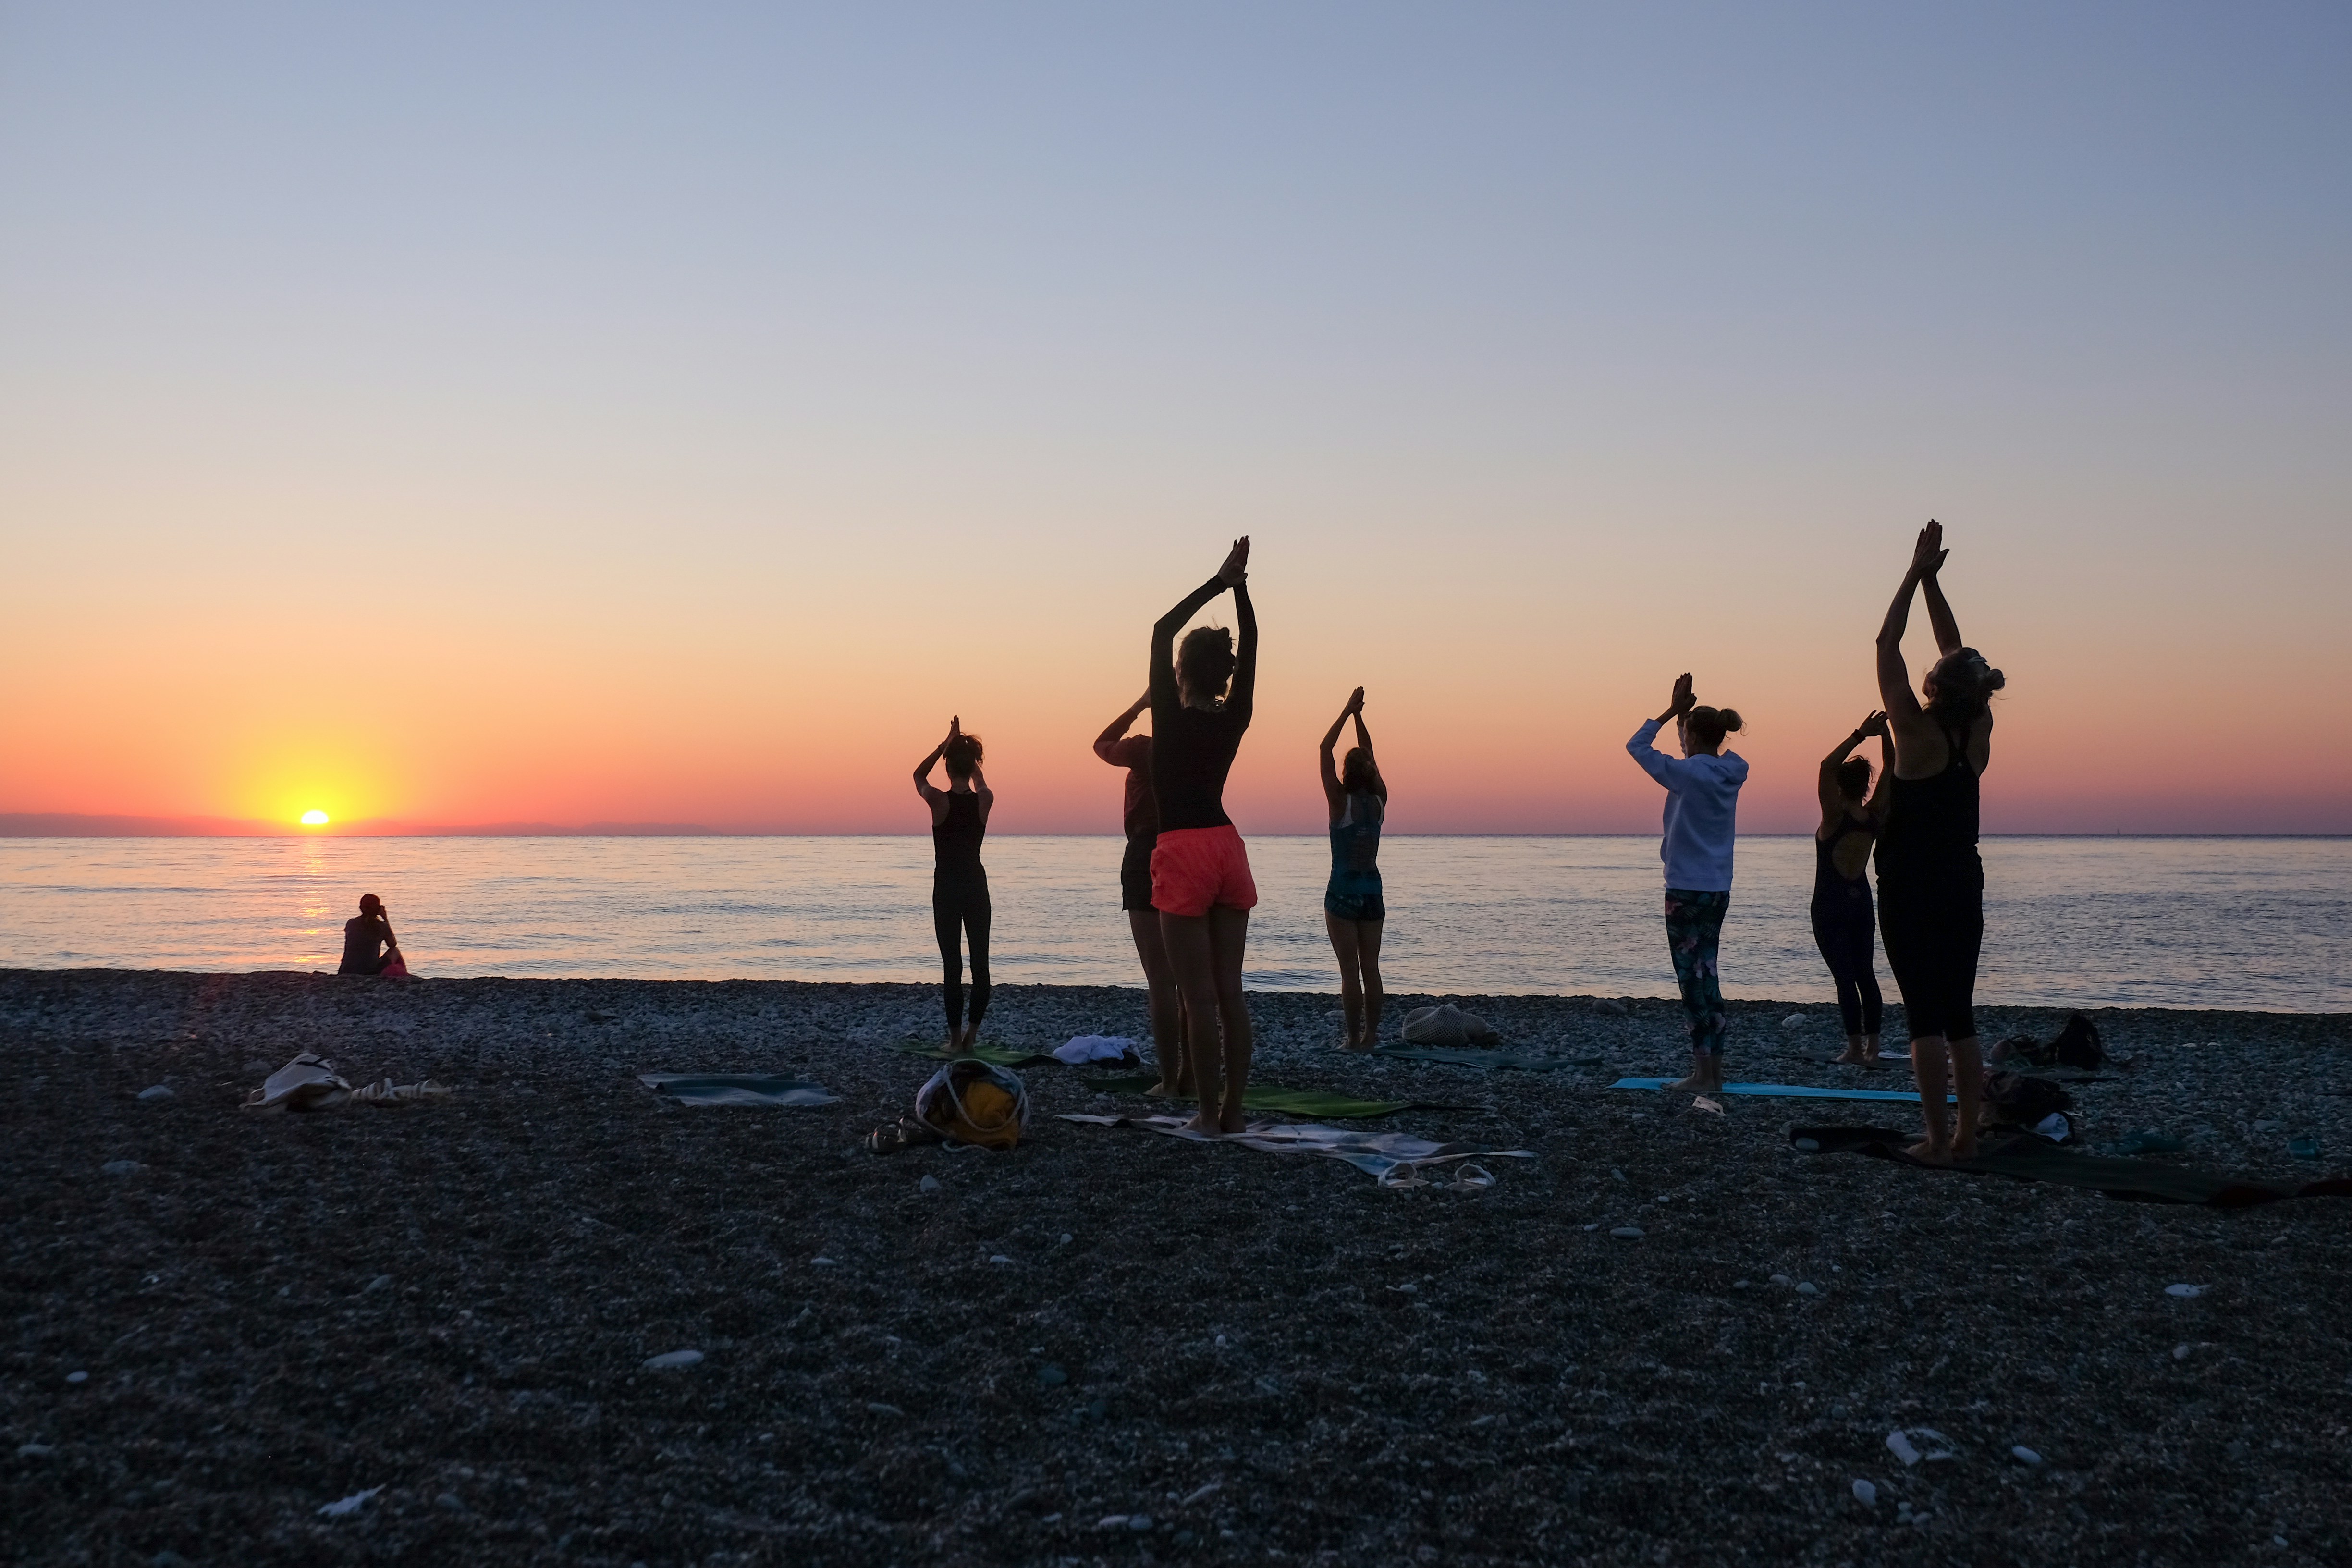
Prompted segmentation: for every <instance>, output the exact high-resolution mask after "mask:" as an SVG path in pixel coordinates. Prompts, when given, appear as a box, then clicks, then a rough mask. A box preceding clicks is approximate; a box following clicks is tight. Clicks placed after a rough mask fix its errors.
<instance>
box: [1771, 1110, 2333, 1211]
mask: <svg viewBox="0 0 2352 1568" xmlns="http://www.w3.org/2000/svg"><path fill="white" fill-rule="evenodd" d="M1916 1138H1917V1135H1916V1134H1915V1133H1910V1132H1889V1131H1886V1130H1885V1128H1883V1127H1792V1128H1790V1130H1789V1142H1790V1143H1791V1144H1794V1145H1795V1146H1796V1147H1798V1148H1800V1149H1801V1150H1804V1151H1805V1152H1808V1153H1816V1152H1818V1153H1822V1154H1868V1155H1871V1156H1872V1157H1874V1158H1875V1159H1880V1160H1893V1161H1895V1162H1896V1163H1899V1164H1905V1165H1912V1166H1916V1167H1918V1168H1919V1169H1921V1170H1928V1171H1938V1170H1949V1171H1959V1172H1962V1173H1968V1174H1970V1175H1988V1176H2007V1177H2009V1178H2010V1179H2011V1180H2012V1181H2019V1182H2055V1183H2057V1184H2060V1185H2062V1186H2068V1187H2088V1188H2090V1189H2091V1190H2093V1191H2094V1192H2101V1193H2105V1194H2107V1196H2109V1197H2111V1198H2126V1199H2133V1200H2137V1201H2138V1202H2142V1203H2159V1204H2198V1205H2204V1206H2206V1207H2208V1208H2222V1209H2237V1208H2247V1207H2250V1206H2252V1205H2255V1204H2270V1203H2277V1202H2279V1201H2280V1200H2281V1199H2284V1198H2352V1180H2347V1178H2344V1177H2341V1176H2338V1177H2335V1178H2333V1179H2330V1180H2327V1181H2322V1182H2305V1184H2303V1185H2301V1186H2299V1187H2287V1186H2280V1185H2277V1184H2273V1183H2270V1182H2257V1181H2253V1180H2251V1179H2249V1178H2247V1177H2244V1176H2224V1175H2221V1173H2218V1172H2213V1171H2200V1170H2195V1169H2192V1168H2190V1167H2188V1166H2183V1165H2159V1164H2158V1163H2156V1162H2155V1161H2153V1160H2125V1159H2118V1158H2116V1157H2115V1156H2113V1155H2107V1154H2070V1153H2068V1152H2065V1151H2064V1150H2063V1149H2061V1148H2059V1147H2057V1146H2056V1145H2054V1144H2051V1143H2045V1142H2042V1140H2041V1139H2039V1138H2032V1137H2022V1138H2012V1139H2011V1140H2010V1141H2009V1142H2006V1143H2002V1144H2000V1145H1999V1146H1998V1147H1996V1148H1991V1149H1987V1150H1984V1151H1983V1152H1980V1153H1979V1154H1977V1155H1976V1157H1975V1158H1973V1159H1969V1160H1955V1161H1954V1162H1952V1163H1951V1164H1949V1165H1930V1164H1927V1163H1926V1162H1925V1161H1921V1160H1915V1159H1913V1158H1912V1157H1911V1156H1910V1155H1909V1154H1908V1153H1906V1152H1905V1151H1906V1150H1907V1149H1908V1148H1909V1147H1910V1145H1911V1144H1912V1143H1913V1142H1916Z"/></svg>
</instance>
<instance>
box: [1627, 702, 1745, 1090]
mask: <svg viewBox="0 0 2352 1568" xmlns="http://www.w3.org/2000/svg"><path fill="white" fill-rule="evenodd" d="M1669 719H1672V720H1674V721H1675V733H1676V735H1677V736H1678V737H1679V738H1680V740H1681V742H1682V752H1683V754H1682V756H1681V757H1679V758H1675V757H1669V756H1667V755H1666V754H1665V753H1664V752H1661V751H1659V750H1658V749H1657V748H1656V747H1655V746H1653V745H1652V744H1651V743H1650V742H1652V741H1654V740H1655V739H1656V738H1657V733H1658V731H1660V730H1661V729H1663V728H1664V726H1665V722H1666V721H1667V720H1669ZM1741 728H1744V725H1743V724H1742V722H1741V720H1740V717H1739V713H1738V710H1737V709H1732V708H1722V709H1717V708H1702V707H1699V706H1698V705H1697V704H1696V701H1695V700H1693V698H1692V696H1691V678H1690V677H1689V676H1688V675H1687V674H1685V675H1684V676H1683V678H1682V679H1679V680H1677V681H1675V694H1674V700H1673V701H1671V702H1669V703H1668V704H1667V705H1666V710H1665V711H1664V713H1662V714H1660V715H1658V717H1656V718H1655V719H1649V720H1644V721H1643V724H1642V727H1641V728H1640V729H1638V730H1636V731H1633V739H1632V740H1630V741H1627V742H1625V750H1626V751H1627V752H1630V753H1632V755H1633V760H1634V761H1635V762H1637V763H1640V764H1641V765H1642V771H1643V772H1644V773H1648V774H1649V775H1650V776H1651V777H1652V778H1654V779H1655V780H1657V781H1658V783H1660V784H1664V786H1665V790H1666V811H1665V828H1666V831H1665V837H1664V840H1663V841H1662V842H1661V843H1660V844H1659V846H1658V858H1659V859H1661V860H1663V861H1664V862H1665V873H1666V952H1667V954H1668V955H1669V956H1670V957H1671V958H1672V959H1673V960H1674V965H1675V984H1676V986H1677V987H1679V988H1680V990H1681V992H1682V997H1683V1012H1684V1014H1685V1016H1687V1017H1688V1018H1689V1019H1690V1035H1691V1075H1690V1077H1688V1078H1686V1079H1683V1080H1682V1081H1681V1082H1679V1083H1675V1084H1672V1085H1669V1086H1668V1087H1669V1088H1671V1089H1689V1090H1691V1091H1693V1092H1694V1093H1697V1094H1721V1093H1722V1092H1723V1038H1724V1031H1725V1028H1726V1026H1727V1021H1728V1020H1727V1014H1726V1012H1725V1009H1724V1005H1723V984H1722V981H1721V979H1720V978H1719V977H1718V976H1717V973H1716V950H1717V944H1718V943H1719V942H1720V941H1721V939H1722V936H1723V916H1724V911H1725V910H1727V909H1729V908H1730V906H1731V850H1732V842H1733V839H1734V837H1735V836H1736V833H1737V831H1738V829H1737V819H1738V810H1739V787H1740V786H1741V785H1742V784H1746V783H1747V782H1748V760H1747V759H1746V758H1745V757H1742V756H1741V755H1740V754H1739V753H1738V752H1726V751H1724V750H1723V741H1724V737H1725V736H1726V735H1727V734H1730V733H1731V732H1732V731H1736V730H1739V729H1741Z"/></svg>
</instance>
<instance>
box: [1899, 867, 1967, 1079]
mask: <svg viewBox="0 0 2352 1568" xmlns="http://www.w3.org/2000/svg"><path fill="white" fill-rule="evenodd" d="M1878 929H1879V931H1880V933H1881V934H1882V935H1883V936H1884V937H1885V941H1886V967H1887V968H1889V969H1891V970H1893V971H1894V972H1895V989H1897V990H1899V991H1901V992H1902V993H1903V1012H1904V1015H1905V1022H1906V1024H1907V1025H1908V1026H1909V1027H1910V1031H1911V1038H1913V1039H1915V1040H1923V1039H1927V1038H1930V1037H1934V1036H1937V1035H1941V1036H1942V1037H1944V1038H1946V1039H1948V1040H1972V1039H1974V1038H1976V1033H1977V1020H1976V1013H1975V1011H1974V1008H1975V1004H1976V990H1977V953H1978V952H1979V950H1980V949H1981V948H1982V947H1983V946H1984V872H1983V871H1981V870H1980V869H1978V868H1975V867H1973V866H1969V867H1959V868H1952V869H1950V870H1948V871H1947V872H1945V873H1943V874H1941V875H1937V876H1929V877H1919V878H1916V879H1909V878H1906V879H1903V880H1900V881H1894V880H1889V879H1887V878H1885V877H1883V876H1882V877H1881V878H1879V879H1878Z"/></svg>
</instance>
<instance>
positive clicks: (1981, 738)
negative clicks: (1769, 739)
mask: <svg viewBox="0 0 2352 1568" xmlns="http://www.w3.org/2000/svg"><path fill="white" fill-rule="evenodd" d="M1949 553H1950V552H1948V551H1947V550H1946V549H1945V548H1944V530H1943V525H1942V524H1940V523H1937V522H1930V523H1928V524H1927V527H1925V528H1923V529H1921V530H1920V531H1919V539H1918V542H1917V544H1916V546H1915V547H1914V548H1913V551H1912V555H1911V569H1910V570H1909V571H1908V572H1906V573H1905V574H1904V577H1903V586H1902V588H1901V590H1900V591H1899V592H1898V593H1896V595H1895V603H1894V604H1893V605H1891V606H1889V608H1888V609H1887V612H1886V621H1885V625H1884V626H1881V627H1880V628H1879V633H1878V690H1879V695H1880V697H1881V699H1882V700H1884V701H1885V704H1886V719H1887V725H1888V728H1889V729H1891V730H1892V731H1894V739H1895V765H1894V766H1893V768H1891V769H1890V770H1889V771H1890V772H1891V773H1893V774H1894V775H1895V776H1894V780H1893V782H1892V783H1891V784H1888V785H1887V786H1886V822H1885V826H1883V827H1882V828H1881V829H1880V830H1879V834H1878V921H1879V930H1880V932H1881V934H1882V935H1883V936H1884V937H1885V942H1886V964H1887V967H1888V968H1890V969H1892V970H1893V971H1894V972H1895V985H1896V987H1897V988H1898V989H1900V990H1901V991H1902V993H1903V1011H1904V1014H1905V1022H1906V1025H1907V1026H1908V1027H1909V1029H1910V1034H1911V1070H1912V1073H1913V1075H1914V1076H1915V1077H1916V1079H1917V1081H1918V1084H1919V1099H1920V1104H1921V1108H1922V1110H1923V1111H1924V1112H1925V1115H1926V1118H1927V1138H1926V1140H1925V1141H1924V1142H1920V1143H1918V1144H1916V1145H1914V1146H1913V1148H1912V1150H1911V1152H1912V1153H1913V1154H1914V1155H1916V1156H1917V1157H1918V1158H1920V1159H1923V1160H1930V1161H1935V1162H1937V1163H1941V1162H1944V1161H1947V1160H1950V1159H1952V1158H1954V1157H1955V1156H1958V1157H1959V1158H1963V1159H1965V1158H1966V1157H1968V1156H1969V1155H1970V1154H1973V1153H1974V1152H1976V1140H1977V1105H1978V1100H1979V1090H1980V1088H1981V1085H1982V1081H1983V1076H1984V1066H1983V1058H1982V1057H1981V1056H1980V1055H1979V1052H1978V1048H1977V1026H1976V1016H1975V1012H1974V1005H1975V993H1976V983H1977V955H1978V951H1979V948H1980V947H1981V946H1982V945H1983V942H1984V865H1983V862H1982V861H1981V860H1980V859H1979V858H1978V855H1977V781H1978V779H1979V776H1980V775H1981V774H1982V773H1983V772H1984V770H1985V767H1986V765H1987V764H1988V763H1990V761H1991V758H1992V706H1991V700H1992V694H1993V693H1994V692H1996V691H1999V690H2000V689H2001V688H2002V687H2003V686H2004V685H2006V684H2007V679H2006V678H2005V677H2003V676H2002V674H2001V672H2000V670H1998V669H1995V668H1992V667H1991V666H1990V665H1989V664H1987V663H1986V662H1985V658H1984V655H1982V654H1980V653H1979V652H1977V650H1976V649H1974V648H1972V647H1965V646H1964V645H1963V644H1962V643H1961V641H1960V628H1959V624H1958V622H1957V621H1956V620H1954V618H1953V616H1952V607H1951V605H1949V604H1948V603H1947V602H1946V600H1945V598H1944V590H1943V585H1942V584H1941V582H1940V580H1939V578H1938V575H1937V574H1938V573H1939V572H1940V571H1941V570H1942V568H1943V564H1944V558H1945V556H1947V555H1948V554H1949ZM1920 590H1924V592H1925V597H1926V599H1927V618H1928V621H1929V622H1930V623H1931V624H1932V625H1933V626H1934V627H1935V631H1936V647H1937V652H1938V657H1937V660H1936V664H1935V667H1934V668H1931V669H1930V670H1929V671H1928V672H1927V679H1926V680H1925V681H1923V682H1922V683H1921V686H1922V689H1923V691H1924V692H1925V694H1926V697H1927V701H1926V702H1924V703H1922V702H1921V701H1920V700H1919V699H1918V698H1917V697H1915V696H1913V695H1912V692H1911V676H1910V671H1909V669H1908V668H1907V667H1906V665H1905V664H1904V662H1903V631H1904V627H1905V626H1906V624H1907V622H1908V621H1909V619H1910V615H1911V596H1912V595H1913V593H1914V592H1915V591H1920ZM1947 1086H1949V1087H1950V1088H1951V1089H1953V1090H1954V1091H1955V1092H1956V1093H1957V1096H1958V1100H1959V1114H1958V1118H1957V1119H1956V1120H1955V1121H1953V1122H1952V1123H1951V1124H1950V1125H1949V1126H1948V1125H1947V1124H1946V1121H1945V1115H1944V1102H1945V1090H1946V1089H1947Z"/></svg>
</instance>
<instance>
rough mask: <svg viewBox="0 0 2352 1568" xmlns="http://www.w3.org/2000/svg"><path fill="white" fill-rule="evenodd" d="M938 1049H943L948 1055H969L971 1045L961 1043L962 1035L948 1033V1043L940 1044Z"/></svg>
mask: <svg viewBox="0 0 2352 1568" xmlns="http://www.w3.org/2000/svg"><path fill="white" fill-rule="evenodd" d="M940 1050H942V1051H945V1052H946V1053H947V1054H948V1055H949V1056H951V1057H961V1056H968V1055H970V1054H971V1047H969V1046H967V1045H965V1044H964V1043H963V1037H962V1036H961V1035H958V1034H952V1033H950V1035H949V1036H948V1043H947V1044H946V1045H944V1046H941V1047H940Z"/></svg>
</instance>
